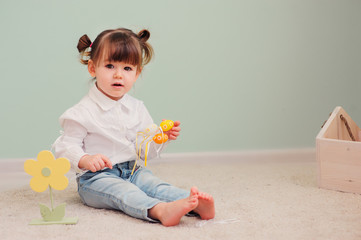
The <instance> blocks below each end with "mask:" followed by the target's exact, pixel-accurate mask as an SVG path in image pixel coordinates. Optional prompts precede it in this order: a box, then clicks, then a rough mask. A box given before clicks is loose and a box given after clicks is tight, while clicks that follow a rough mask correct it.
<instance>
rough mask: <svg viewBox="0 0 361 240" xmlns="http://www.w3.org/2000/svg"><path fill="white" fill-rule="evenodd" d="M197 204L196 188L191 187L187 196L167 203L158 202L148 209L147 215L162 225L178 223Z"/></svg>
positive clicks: (167, 225)
mask: <svg viewBox="0 0 361 240" xmlns="http://www.w3.org/2000/svg"><path fill="white" fill-rule="evenodd" d="M197 206H198V189H197V188H196V187H192V188H191V192H190V195H189V197H187V198H184V199H180V200H177V201H174V202H169V203H165V202H162V203H158V204H157V205H155V206H154V207H153V208H151V209H149V217H151V218H153V219H158V220H159V221H160V222H161V223H162V224H163V225H164V226H166V227H169V226H175V225H178V224H179V222H180V220H181V218H182V217H183V216H184V215H186V214H187V213H188V212H190V211H192V210H193V209H195V208H196V207H197Z"/></svg>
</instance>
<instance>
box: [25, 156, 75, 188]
mask: <svg viewBox="0 0 361 240" xmlns="http://www.w3.org/2000/svg"><path fill="white" fill-rule="evenodd" d="M24 170H25V172H26V173H28V174H29V175H31V176H33V178H32V179H31V180H30V187H31V188H32V189H33V190H34V191H36V192H44V191H45V190H46V189H47V188H48V186H50V187H51V188H54V189H56V190H64V189H65V188H66V187H67V186H68V183H69V181H68V178H67V177H66V176H65V174H66V173H67V172H68V171H69V170H70V163H69V161H68V159H66V158H58V159H55V157H54V155H53V154H52V152H50V151H47V150H44V151H41V152H40V153H39V154H38V156H37V161H36V160H33V159H29V160H26V162H25V164H24Z"/></svg>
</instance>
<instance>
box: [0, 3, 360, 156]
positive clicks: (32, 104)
mask: <svg viewBox="0 0 361 240" xmlns="http://www.w3.org/2000/svg"><path fill="white" fill-rule="evenodd" d="M360 13H361V1H357V0H354V1H348V0H339V1H335V0H299V1H296V0H275V1H270V0H238V1H236V0H234V1H232V0H219V1H210V0H182V1H172V0H168V1H166V0H156V1H147V0H144V1H129V0H128V1H123V0H113V1H110V0H102V1H60V0H59V1H51V0H43V1H40V0H38V1H35V0H24V1H18V0H7V1H6V0H2V1H1V2H0V29H1V32H0V36H1V37H0V53H1V54H0V58H1V64H0V71H1V80H0V81H1V94H0V103H1V110H0V134H1V138H0V146H1V147H0V149H1V150H0V158H7V157H9V158H17V157H29V156H35V155H36V154H37V153H38V152H39V151H40V150H43V149H49V148H50V146H51V144H52V142H53V141H54V140H55V139H56V137H57V136H58V135H59V130H60V127H59V124H58V117H59V116H60V115H61V113H62V112H64V111H65V110H66V109H67V108H69V107H71V106H72V105H74V104H75V103H76V102H78V101H79V100H80V98H81V97H82V96H83V95H84V94H85V93H86V92H87V91H88V88H89V82H90V76H89V75H88V73H87V70H86V67H85V66H83V65H81V64H80V63H79V62H78V54H77V50H76V45H77V41H78V39H79V37H80V36H81V35H82V34H85V33H86V34H88V35H89V37H90V38H91V39H94V38H95V37H96V35H97V34H98V33H100V32H101V31H102V30H105V29H108V28H116V27H127V28H131V29H133V30H135V31H137V30H140V29H142V28H147V29H149V31H150V32H151V39H150V43H151V44H152V45H153V47H154V49H155V58H154V60H153V61H152V62H151V63H150V64H149V65H147V66H146V68H145V70H144V72H143V73H142V77H141V78H140V79H139V80H138V82H137V84H136V86H135V88H134V90H132V92H131V94H132V95H133V96H135V97H137V98H139V99H142V100H143V101H144V102H145V103H146V105H147V107H148V109H149V111H150V112H151V114H152V115H153V117H154V120H155V121H156V122H158V123H159V122H160V121H161V119H162V118H168V119H174V120H180V121H181V122H182V127H183V128H182V136H181V137H180V139H179V140H178V141H177V142H176V143H173V144H172V145H171V146H169V148H168V152H201V151H227V150H250V149H280V148H303V147H313V146H314V144H315V136H316V135H317V133H318V131H319V130H320V126H321V124H322V123H323V121H324V120H326V119H327V117H328V114H329V113H330V112H331V111H332V110H333V109H334V107H335V106H338V105H341V106H343V107H344V108H345V109H346V111H347V112H348V113H349V114H350V115H351V116H352V117H353V119H354V120H355V121H356V122H359V123H360V124H361V107H360V105H361V104H360V101H359V100H360V79H361V66H360V63H361V61H360V60H361V31H360V30H361V14H360Z"/></svg>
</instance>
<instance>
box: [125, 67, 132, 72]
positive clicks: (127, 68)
mask: <svg viewBox="0 0 361 240" xmlns="http://www.w3.org/2000/svg"><path fill="white" fill-rule="evenodd" d="M124 70H125V71H132V68H131V67H124Z"/></svg>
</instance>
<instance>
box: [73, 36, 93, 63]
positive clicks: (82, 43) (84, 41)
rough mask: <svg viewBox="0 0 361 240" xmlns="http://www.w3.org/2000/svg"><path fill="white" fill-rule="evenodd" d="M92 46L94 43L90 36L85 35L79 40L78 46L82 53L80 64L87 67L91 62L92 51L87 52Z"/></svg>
mask: <svg viewBox="0 0 361 240" xmlns="http://www.w3.org/2000/svg"><path fill="white" fill-rule="evenodd" d="M91 45H92V41H91V40H90V39H89V37H88V35H86V34H84V35H83V36H82V37H81V38H79V42H78V45H77V46H76V47H77V49H78V51H79V53H80V62H81V63H82V64H85V65H87V64H88V61H89V56H90V51H86V49H87V48H89V47H90V46H91Z"/></svg>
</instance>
